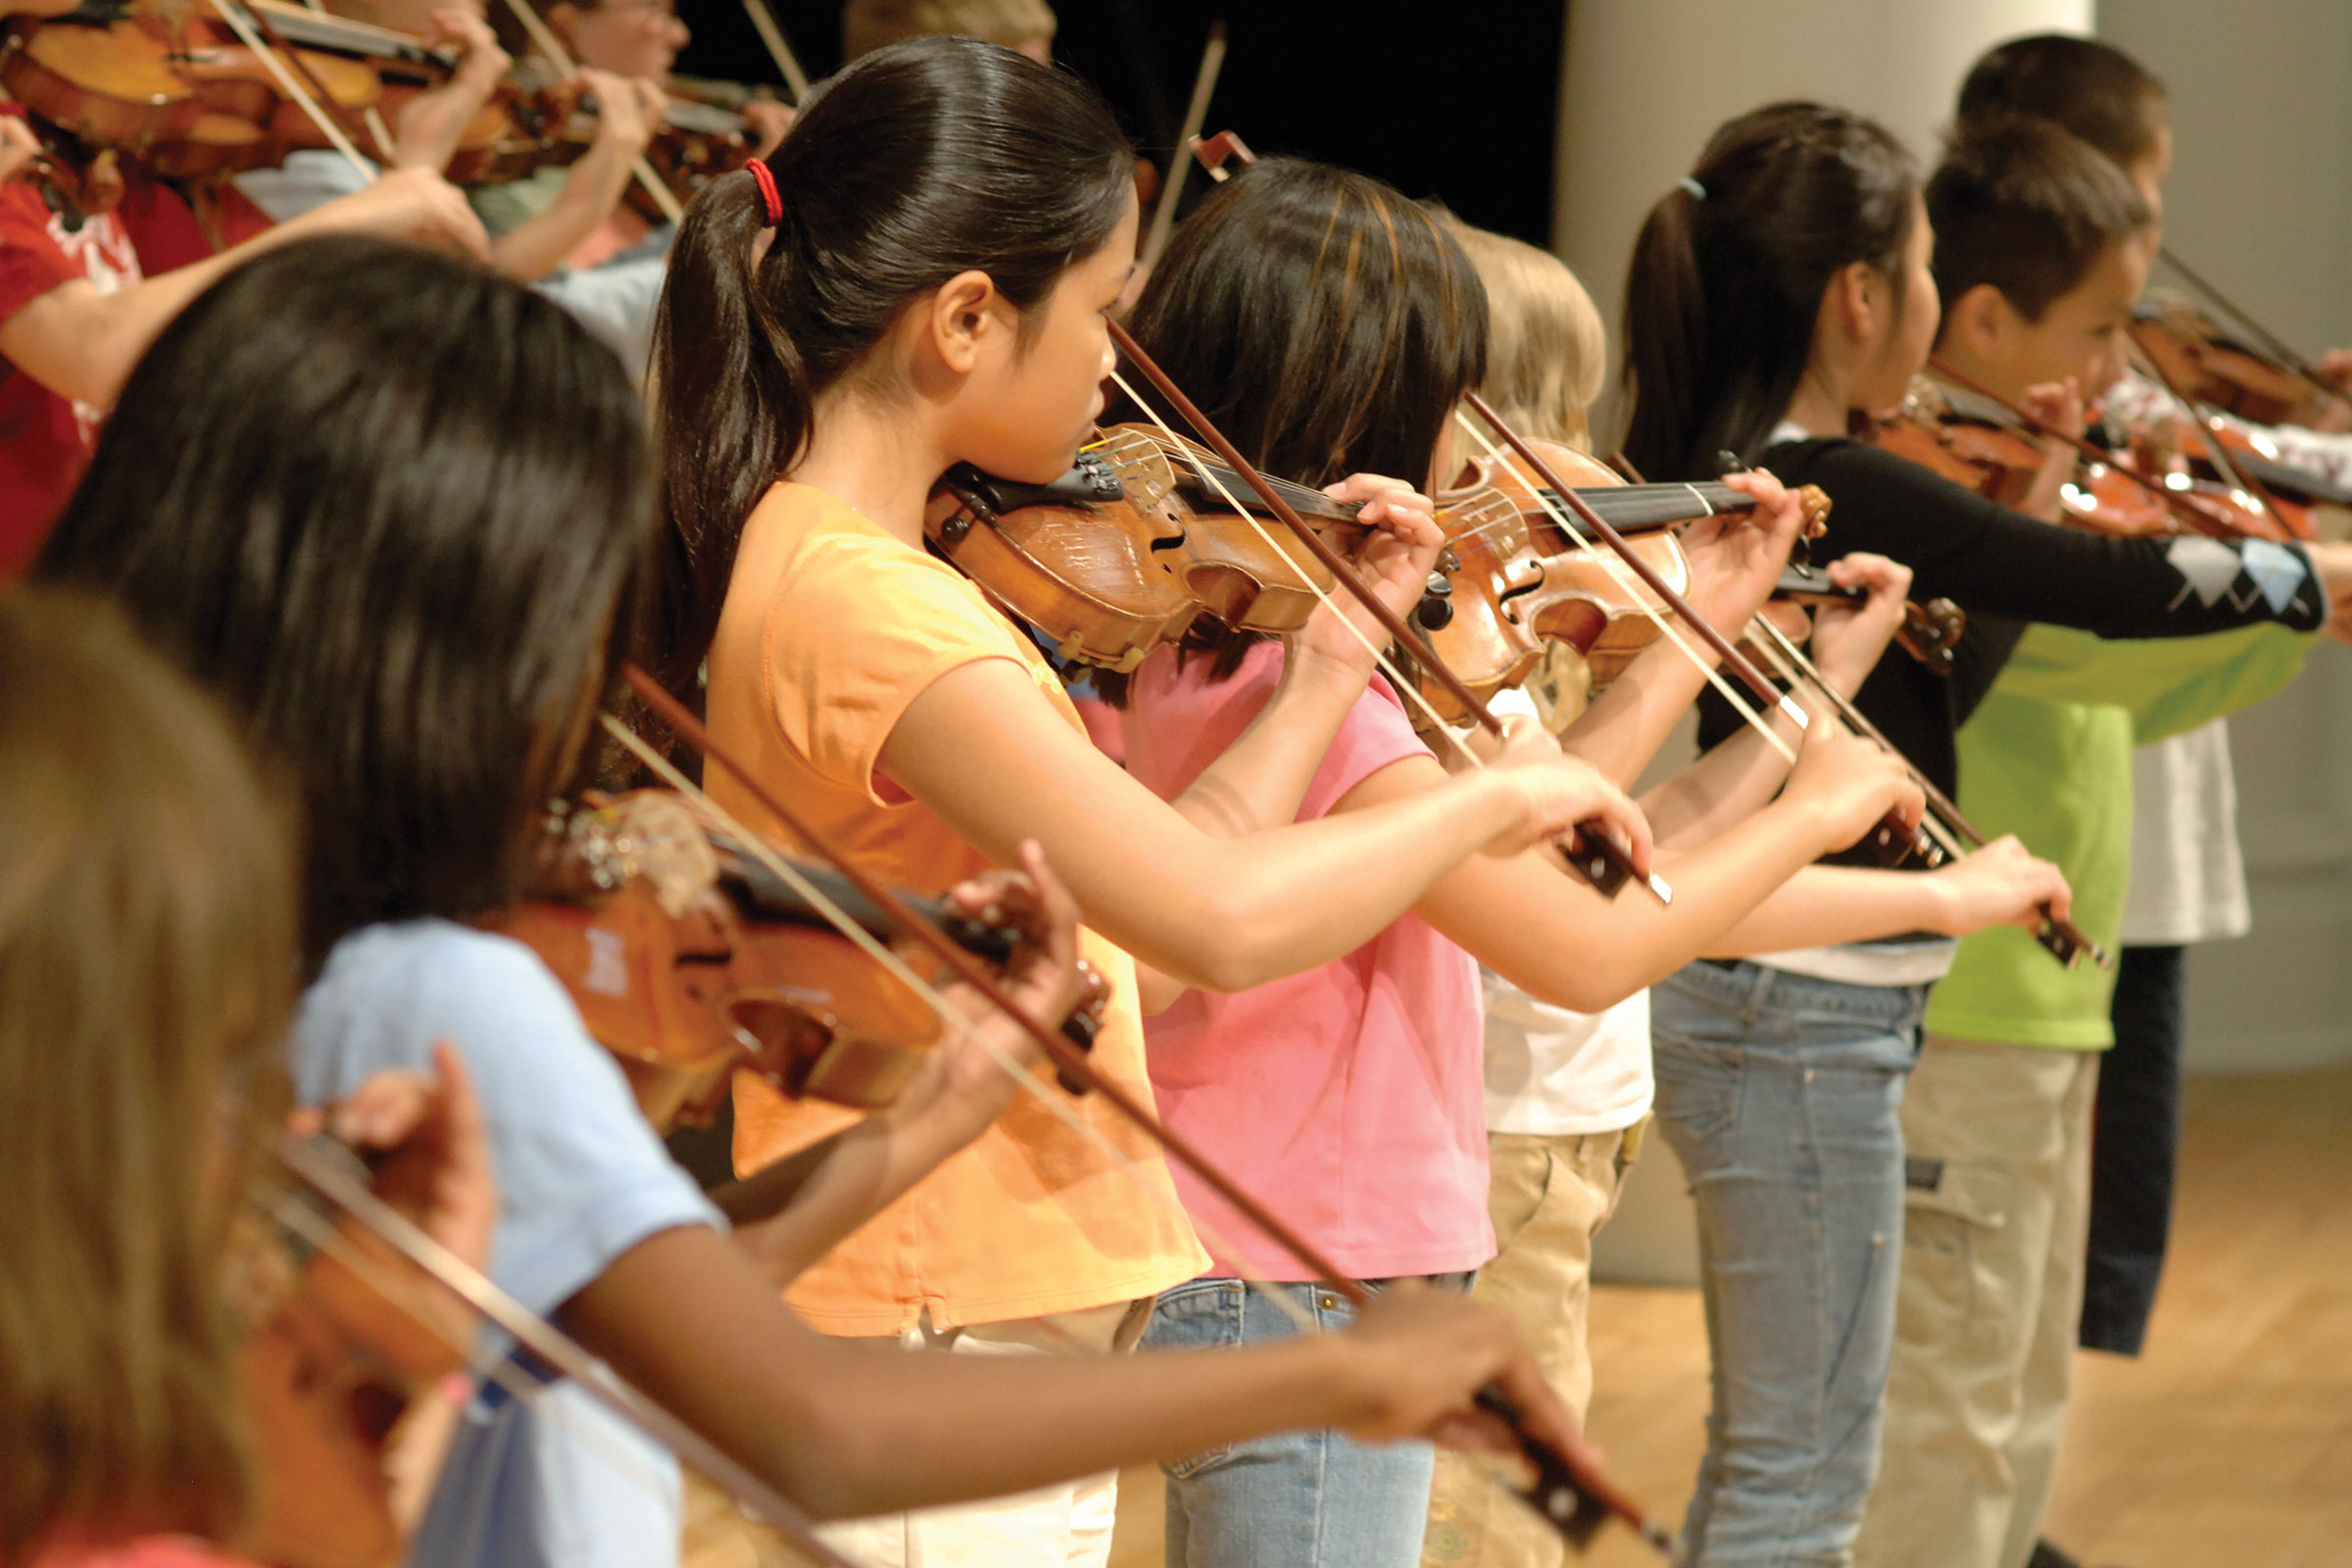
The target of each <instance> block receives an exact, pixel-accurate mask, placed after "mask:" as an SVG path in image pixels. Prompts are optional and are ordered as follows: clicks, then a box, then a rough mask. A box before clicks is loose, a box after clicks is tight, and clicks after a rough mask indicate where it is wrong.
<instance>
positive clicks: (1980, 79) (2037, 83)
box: [1959, 32, 2172, 169]
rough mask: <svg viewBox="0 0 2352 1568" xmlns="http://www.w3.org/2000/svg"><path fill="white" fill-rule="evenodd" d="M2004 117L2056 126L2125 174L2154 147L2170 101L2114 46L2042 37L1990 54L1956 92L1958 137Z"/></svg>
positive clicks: (2059, 35) (2067, 36)
mask: <svg viewBox="0 0 2352 1568" xmlns="http://www.w3.org/2000/svg"><path fill="white" fill-rule="evenodd" d="M2006 115H2033V116H2035V117H2037V118H2039V119H2042V120H2048V121H2054V122H2056V123H2058V124H2061V125H2063V126H2065V127H2066V128H2067V129H2068V130H2070V131H2073V132H2074V133H2075V134H2076V135H2078V136H2080V137H2082V139H2083V140H2084V141H2086V142H2088V143H2090V144H2091V145H2092V146H2093V147H2096V148H2097V149H2098V150H2099V151H2100V152H2103V153H2105V154H2106V155H2107V156H2108V157H2110V158H2112V159H2114V160H2115V161H2116V162H2117V163H2119V164H2121V165H2123V166H2124V167H2125V168H2127V169H2129V168H2130V167H2131V165H2133V164H2135V163H2137V162H2139V160H2140V159H2142V158H2144V157H2146V156H2147V154H2148V152H2149V150H2150V149H2152V148H2153V147H2154V146H2155V145H2156V136H2157V132H2158V131H2160V130H2162V129H2163V128H2164V126H2165V125H2166V124H2167V123H2169V121H2170V119H2171V116H2172V95H2171V93H2169V92H2168V91H2167V90H2166V89H2165V85H2164V83H2163V82H2162V81H2160V80H2158V79H2157V78H2156V76H2155V75H2153V74H2152V73H2149V72H2148V71H2147V69H2146V68H2144V67H2143V66H2141V65H2140V64H2139V62H2138V61H2136V60H2133V59H2132V58H2131V56H2130V55H2128V54H2126V53H2124V52H2123V51H2122V50H2121V49H2118V48H2116V47H2115V46H2114V45H2113V44H2107V43H2101V42H2099V41H2098V40H2097V39H2096V38H2078V37H2075V36H2073V35H2072V34H2069V33H2059V32H2045V33H2038V34H2036V35H2034V36H2033V37H2029V38H2012V39H2011V40H2010V41H2009V42H2007V43H2005V44H2002V45H2000V46H1999V47H1998V48H1995V49H1993V50H1992V51H1991V52H1990V53H1988V54H1986V55H1985V58H1984V59H1982V60H1980V61H1978V62H1977V63H1976V64H1975V65H1974V66H1973V67H1971V68H1970V69H1969V73H1968V79H1967V80H1965V81H1963V82H1962V83H1961V84H1960V109H1959V123H1960V129H1961V130H1962V131H1963V132H1965V131H1966V130H1967V128H1968V126H1969V124H1970V123H1972V122H1975V121H1982V120H1989V119H1994V118H1997V117H2001V116H2006Z"/></svg>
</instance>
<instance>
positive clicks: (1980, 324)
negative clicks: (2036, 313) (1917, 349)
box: [1936, 283, 2017, 362]
mask: <svg viewBox="0 0 2352 1568" xmlns="http://www.w3.org/2000/svg"><path fill="white" fill-rule="evenodd" d="M2016 319H2017V312H2016V311H2015V310H2014V309H2012V308H2011V306H2010V304H2009V296H2008V295H2006V294H2003V293H2002V292H2001V291H2000V290H1999V289H1997V288H1995V287H1993V286H1992V285H1991V284H1990V283H1979V284H1978V285H1977V286H1976V287H1974V288H1972V289H1970V290H1969V291H1968V292H1967V293H1965V294H1963V295H1961V296H1960V297H1959V298H1958V299H1956V300H1952V301H1950V302H1949V303H1947V304H1946V305H1945V306H1944V308H1943V325H1942V327H1941V328H1940V329H1939V330H1938V331H1937V332H1936V348H1937V349H1939V350H1941V351H1943V352H1946V353H1950V352H1952V351H1954V350H1958V351H1959V352H1961V353H1964V354H1966V355H1967V356H1968V357H1969V358H1971V359H1974V360H1977V361H1980V362H1982V361H1984V360H1988V359H1993V358H1996V357H1998V355H1999V353H2000V349H2001V345H2002V343H2003V342H2004V341H2005V340H2006V339H2007V337H2008V335H2009V327H2010V324H2011V323H2012V322H2014V321H2015V320H2016Z"/></svg>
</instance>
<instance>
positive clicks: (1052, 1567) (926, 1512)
mask: <svg viewBox="0 0 2352 1568" xmlns="http://www.w3.org/2000/svg"><path fill="white" fill-rule="evenodd" d="M1151 1310H1152V1302H1151V1301H1150V1300H1148V1299H1147V1300H1142V1301H1137V1302H1133V1303H1128V1302H1120V1303H1117V1304H1115V1305H1111V1306H1102V1307H1095V1308H1092V1309H1090V1310H1087V1311H1081V1312H1059V1313H1055V1314H1054V1315H1053V1316H1050V1317H1040V1318H1020V1319H1016V1320H1013V1321H1011V1322H1006V1323H979V1324H974V1325H972V1326H971V1327H969V1328H963V1329H944V1330H943V1329H934V1328H932V1327H931V1326H930V1324H929V1323H928V1321H926V1322H924V1323H921V1324H918V1325H917V1326H916V1327H914V1328H911V1329H908V1330H907V1332H906V1333H905V1334H902V1335H900V1336H899V1342H898V1343H899V1344H900V1345H902V1346H904V1347H905V1348H907V1349H909V1350H915V1351H921V1352H925V1353H929V1354H945V1355H1057V1354H1059V1355H1105V1354H1110V1353H1113V1352H1117V1351H1125V1350H1131V1349H1133V1348H1135V1343H1136V1341H1137V1340H1138V1339H1140V1338H1141V1337H1142V1335H1143V1332H1144V1325H1145V1323H1146V1321H1147V1320H1148V1319H1149V1318H1150V1316H1151ZM1118 1480H1119V1478H1118V1473H1117V1472H1116V1471H1104V1472H1103V1474H1101V1475H1097V1476H1086V1477H1083V1478H1081V1479H1079V1480H1077V1481H1071V1482H1065V1483H1063V1484H1061V1485H1059V1486H1053V1487H1040V1488H1038V1489H1037V1490H1036V1491H1034V1492H1024V1493H1020V1494H1018V1495H1013V1496H1009V1497H994V1498H990V1499H988V1500H987V1501H984V1502H970V1503H958V1504H956V1505H955V1506H952V1507H945V1508H921V1509H917V1510H915V1511H914V1512H912V1513H903V1514H888V1515H884V1516H882V1517H879V1518H874V1519H853V1520H848V1521H846V1522H843V1523H840V1524H830V1525H825V1526H823V1527H821V1528H820V1529H819V1530H818V1532H817V1534H818V1535H819V1536H821V1537H822V1538H823V1540H824V1542H825V1544H827V1545H829V1546H831V1547H832V1548H833V1549H834V1550H836V1551H839V1552H841V1553H842V1554H843V1555H845V1556H847V1557H848V1558H849V1559H850V1560H851V1561H853V1562H856V1563H858V1564H859V1565H860V1568H1103V1564H1104V1563H1105V1562H1107V1561H1108V1560H1109V1557H1110V1535H1111V1526H1112V1524H1113V1522H1114V1519H1115V1516H1116V1514H1117V1512H1118ZM682 1555H683V1557H684V1562H685V1568H784V1565H787V1564H797V1563H799V1562H801V1561H802V1560H803V1559H802V1558H801V1557H800V1556H799V1554H797V1553H796V1552H794V1551H793V1550H792V1548H791V1547H790V1546H787V1545H785V1544H783V1543H782V1542H781V1541H779V1540H778V1539H777V1538H776V1537H775V1535H774V1533H773V1532H772V1531H769V1530H767V1529H766V1528H765V1527H764V1526H762V1525H760V1524H758V1523H756V1522H754V1521H753V1520H751V1519H749V1518H746V1517H745V1516H744V1515H743V1514H742V1513H741V1511H740V1510H738V1509H736V1508H735V1507H734V1506H733V1504H732V1503H731V1502H729V1501H728V1500H727V1499H726V1498H725V1497H723V1496H721V1495H718V1494H717V1493H716V1492H715V1490H714V1489H712V1488H711V1486H710V1484H709V1483H708V1482H705V1481H703V1479H702V1478H701V1477H700V1476H697V1475H694V1474H693V1473H691V1472H689V1474H688V1476H687V1504H686V1538H685V1542H684V1550H683V1553H682Z"/></svg>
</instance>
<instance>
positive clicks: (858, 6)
mask: <svg viewBox="0 0 2352 1568" xmlns="http://www.w3.org/2000/svg"><path fill="white" fill-rule="evenodd" d="M1059 25H1060V24H1059V23H1058V21H1056V19H1055V18H1054V8H1053V7H1052V6H1050V5H1048V4H1046V0H849V3H848V4H847V5H845V6H843V7H842V8H841V60H842V64H844V65H847V64H849V63H850V62H851V61H853V60H856V59H858V58H860V57H861V56H864V55H870V54H872V53H873V52H874V51H875V50H877V49H881V48H884V47H886V46H888V45H890V44H894V43H902V42H904V41H906V40H907V39H908V38H922V37H927V36H929V35H931V34H933V33H960V34H962V35H963V36H965V37H967V38H979V39H982V40H984V41H985V42H988V43H995V44H1003V45H1004V46H1005V48H1007V49H1018V48H1019V47H1020V46H1021V45H1022V44H1025V43H1027V42H1028V41H1029V40H1030V39H1032V38H1044V39H1046V40H1048V41H1049V42H1050V41H1052V39H1053V37H1054V31H1055V29H1056V28H1057V27H1058V26H1059Z"/></svg>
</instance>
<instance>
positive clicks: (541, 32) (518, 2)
mask: <svg viewBox="0 0 2352 1568" xmlns="http://www.w3.org/2000/svg"><path fill="white" fill-rule="evenodd" d="M213 4H215V5H220V4H221V0H213ZM507 9H508V10H510V11H512V12H514V13H515V21H517V22H519V23H521V24H522V30H523V31H524V32H527V33H529V34H530V35H531V47H533V48H534V49H537V50H538V51H539V52H540V53H541V54H543V55H545V56H547V61H548V64H549V65H552V66H554V67H555V68H556V69H557V70H558V71H561V72H562V73H564V75H565V76H575V75H577V74H579V70H580V68H579V66H578V65H577V64H576V63H574V62H573V60H572V58H571V55H570V54H569V52H568V51H566V50H565V49H564V40H563V39H561V38H559V37H557V36H556V33H555V29H554V28H552V27H550V26H549V25H547V24H546V23H545V22H544V21H542V20H540V16H539V13H538V12H536V11H534V10H532V9H531V0H507ZM629 172H630V173H631V174H633V175H635V176H636V179H637V183H638V185H639V186H640V187H642V188H643V189H644V191H645V193H646V195H647V196H649V197H651V198H652V199H653V203H654V206H655V207H656V208H658V209H660V211H661V213H662V217H663V218H666V219H668V220H669V221H670V222H672V223H682V222H684V221H686V209H685V208H684V207H682V206H680V205H679V204H678V198H677V197H676V195H674V194H673V193H672V192H671V190H670V188H669V187H668V186H667V185H664V184H662V176H661V175H660V174H657V173H655V172H654V166H653V165H652V164H650V163H648V162H647V161H646V157H645V154H643V153H639V154H638V155H637V158H636V161H635V162H634V163H632V164H630V165H629Z"/></svg>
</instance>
